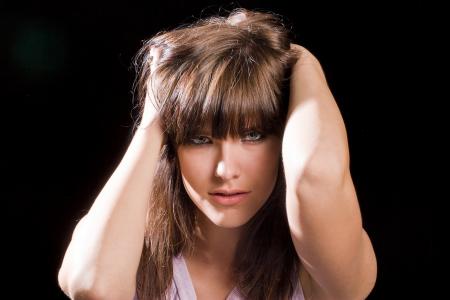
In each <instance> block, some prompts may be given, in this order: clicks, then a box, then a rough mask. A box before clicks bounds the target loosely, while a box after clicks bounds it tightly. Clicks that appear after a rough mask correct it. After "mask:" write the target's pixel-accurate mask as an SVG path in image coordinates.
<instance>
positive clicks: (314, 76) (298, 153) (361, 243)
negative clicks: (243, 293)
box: [282, 45, 377, 299]
mask: <svg viewBox="0 0 450 300" xmlns="http://www.w3.org/2000/svg"><path fill="white" fill-rule="evenodd" d="M293 47H295V48H297V49H298V50H300V51H302V53H303V54H302V55H301V57H300V59H299V60H298V62H297V63H296V65H295V66H294V68H293V71H292V77H291V95H290V97H291V98H290V103H289V110H288V120H287V123H286V129H285V132H284V136H283V148H282V151H283V152H282V153H283V164H284V168H285V176H286V183H287V199H286V205H287V214H288V221H289V227H290V230H291V236H292V239H293V242H294V245H295V248H296V250H297V253H298V255H299V258H300V259H301V261H302V263H303V265H304V267H305V268H306V270H307V271H308V273H309V275H310V277H311V293H312V295H313V299H363V298H365V297H366V296H367V295H368V294H369V293H370V291H371V290H372V288H373V286H374V284H375V280H376V272H377V266H376V258H375V254H374V251H373V248H372V244H371V242H370V239H369V237H368V236H367V233H366V232H365V231H364V229H363V228H362V220H361V213H360V209H359V205H358V199H357V195H356V192H355V188H354V185H353V182H352V178H351V175H350V167H349V149H348V142H347V134H346V130H345V125H344V122H343V119H342V116H341V114H340V112H339V108H338V106H337V104H336V102H335V100H334V97H333V95H332V93H331V91H330V89H329V88H328V85H327V82H326V79H325V75H324V73H323V70H322V68H321V66H320V63H319V61H318V60H317V59H316V58H315V57H314V56H313V55H312V54H311V53H310V52H309V51H308V50H306V49H305V48H303V47H301V46H298V45H293Z"/></svg>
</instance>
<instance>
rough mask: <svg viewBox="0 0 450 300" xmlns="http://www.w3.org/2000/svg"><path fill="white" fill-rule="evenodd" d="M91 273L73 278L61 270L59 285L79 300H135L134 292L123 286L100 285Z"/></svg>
mask: <svg viewBox="0 0 450 300" xmlns="http://www.w3.org/2000/svg"><path fill="white" fill-rule="evenodd" d="M94 278H95V277H94V276H90V275H89V272H84V274H82V275H81V274H80V275H74V276H72V278H69V276H68V275H67V274H66V273H65V272H64V269H63V268H61V269H60V271H59V273H58V284H59V286H60V288H61V290H62V291H63V292H64V293H65V294H66V295H67V296H68V297H69V298H70V299H78V300H122V299H133V296H134V291H131V289H126V288H125V287H124V286H122V285H113V284H100V283H99V282H98V280H97V281H96V280H94Z"/></svg>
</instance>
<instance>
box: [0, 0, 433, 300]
mask: <svg viewBox="0 0 450 300" xmlns="http://www.w3.org/2000/svg"><path fill="white" fill-rule="evenodd" d="M361 2H362V1H361ZM239 5H240V6H242V7H245V8H249V9H252V8H255V9H260V10H267V11H273V12H275V13H278V14H280V15H282V16H284V17H285V20H286V22H287V23H288V24H290V25H292V27H293V32H294V35H295V40H294V42H296V43H298V44H301V45H303V46H305V47H307V48H308V49H310V50H311V51H312V52H313V53H314V54H315V55H316V56H317V57H318V58H319V60H320V61H321V63H322V66H323V68H324V70H325V73H326V76H327V78H328V81H329V85H330V87H331V90H332V92H333V94H334V96H335V98H336V101H337V102H338V105H339V107H340V109H341V112H342V115H343V118H344V121H345V124H346V128H347V133H348V139H349V145H350V156H351V171H352V176H353V180H354V183H355V188H356V190H357V194H358V198H359V202H360V206H361V212H362V215H363V222H364V227H365V229H366V231H367V232H368V233H369V235H370V237H371V239H372V243H373V245H374V248H375V252H376V254H377V259H378V280H377V284H376V287H375V289H374V290H373V292H372V294H371V296H370V297H369V299H400V298H402V299H403V298H406V297H410V298H413V299H415V298H421V297H423V296H425V295H427V294H428V292H427V291H428V290H429V289H430V277H429V276H428V274H429V273H430V266H431V260H432V243H431V240H432V236H431V231H432V225H431V221H432V220H431V219H432V218H431V207H430V206H431V205H430V204H428V202H427V201H423V199H421V195H420V193H419V190H420V181H419V179H418V176H416V175H415V174H416V173H417V169H418V166H420V165H421V164H422V162H421V161H420V160H418V159H417V155H416V154H415V153H414V151H415V149H416V147H415V144H416V141H415V138H414V137H415V136H417V135H418V134H420V129H419V128H417V126H415V125H416V123H417V119H416V117H415V114H414V112H413V111H414V109H415V107H416V106H417V105H418V100H419V98H420V95H421V93H422V85H421V83H420V81H419V76H418V75H417V74H420V73H421V68H422V64H421V63H420V57H421V53H423V52H422V48H423V44H422V43H421V41H422V38H423V32H422V30H423V29H422V27H421V7H420V6H419V5H417V4H414V3H413V2H405V3H399V2H397V4H395V5H394V4H393V3H389V2H385V3H383V2H370V3H369V2H367V1H364V4H361V3H360V4H342V3H334V2H333V3H327V2H324V1H313V2H305V1H300V2H295V3H294V1H293V2H290V1H240V2H234V4H233V3H232V4H230V3H227V2H222V3H220V2H206V1H162V2H158V3H156V2H151V1H147V2H139V3H132V2H127V3H125V2H122V3H115V4H114V3H113V2H112V1H97V2H90V3H82V2H74V3H70V4H69V3H67V2H65V1H60V2H58V3H54V2H52V3H50V2H48V3H45V2H39V3H38V2H33V3H25V2H24V3H19V2H17V3H10V4H6V3H2V4H0V25H1V26H0V28H1V29H0V33H1V48H0V49H1V50H0V51H1V52H0V64H1V69H0V76H1V86H2V88H1V90H0V97H1V100H2V107H3V108H4V109H2V122H3V123H4V124H3V126H2V129H3V130H2V131H3V134H2V136H3V141H4V143H3V149H4V150H6V154H4V155H3V156H2V163H1V165H2V169H3V168H5V169H3V170H4V178H5V179H6V181H4V182H5V183H6V186H5V188H4V189H2V190H3V192H2V193H3V194H4V195H5V197H2V200H3V203H4V204H5V205H6V218H3V219H2V220H4V222H5V224H4V226H3V230H4V236H6V243H4V246H3V250H6V256H5V257H4V266H5V267H6V271H5V270H4V272H3V273H4V274H5V275H6V276H7V278H8V279H7V285H6V288H7V289H8V290H11V291H12V292H13V293H14V294H16V295H17V298H19V299H27V298H31V297H33V298H39V299H41V298H42V299H66V298H65V296H64V294H63V293H62V292H61V291H60V290H59V288H58V285H57V273H58V269H59V266H60V264H61V261H62V257H63V255H64V252H65V249H66V247H67V245H68V243H69V241H70V237H71V233H72V230H73V228H74V226H75V224H76V222H77V221H78V220H79V219H80V218H81V217H82V216H83V215H84V214H85V213H86V212H87V210H88V209H89V207H90V205H91V204H92V203H93V201H94V200H95V197H96V196H97V194H98V193H99V192H100V190H101V188H102V187H103V185H104V184H105V183H106V181H107V179H108V178H109V176H110V175H111V174H112V172H113V171H114V169H115V168H116V166H117V164H118V163H119V161H120V159H121V158H122V156H123V154H124V153H125V151H126V148H127V146H128V144H129V142H130V140H131V128H132V124H133V120H134V119H133V118H134V117H136V112H135V111H134V110H133V103H132V98H133V95H132V92H131V91H132V84H133V81H134V76H135V72H134V68H133V66H132V64H131V61H132V58H133V56H134V55H135V54H136V52H137V50H138V49H139V47H140V45H141V43H142V41H143V40H145V39H148V38H150V37H151V36H152V35H153V34H155V33H156V32H158V31H160V30H165V29H171V28H173V27H175V26H177V25H179V24H182V23H189V22H192V21H194V20H195V19H197V18H200V17H206V16H209V15H211V14H214V13H220V11H219V9H220V8H222V13H224V10H230V9H232V8H234V7H235V6H239ZM5 129H6V130H5ZM5 220H6V221H5Z"/></svg>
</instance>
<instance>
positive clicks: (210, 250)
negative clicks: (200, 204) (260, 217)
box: [190, 212, 244, 268]
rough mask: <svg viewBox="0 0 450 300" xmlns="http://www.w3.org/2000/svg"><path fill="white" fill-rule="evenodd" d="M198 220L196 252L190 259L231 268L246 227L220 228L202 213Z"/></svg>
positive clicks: (199, 214)
mask: <svg viewBox="0 0 450 300" xmlns="http://www.w3.org/2000/svg"><path fill="white" fill-rule="evenodd" d="M197 220H198V221H197V226H196V231H195V251H194V253H193V254H191V255H190V257H191V258H195V259H196V261H198V262H201V263H204V264H207V265H210V266H211V265H215V266H218V267H221V268H228V267H229V266H231V265H232V263H233V260H234V255H235V252H236V247H237V244H238V242H239V238H240V237H241V234H242V232H243V229H244V227H243V226H242V227H238V228H223V227H219V226H217V225H215V224H214V223H212V222H211V221H210V220H209V219H208V218H207V217H206V216H205V215H204V214H203V213H201V212H199V213H198V218H197Z"/></svg>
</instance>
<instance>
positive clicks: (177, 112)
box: [169, 58, 286, 145]
mask: <svg viewBox="0 0 450 300" xmlns="http://www.w3.org/2000/svg"><path fill="white" fill-rule="evenodd" d="M216 60H217V58H216ZM263 65H264V64H263ZM269 68H270V67H269V66H267V68H264V67H261V65H259V66H258V67H256V63H255V61H253V60H252V61H248V60H246V61H243V60H240V59H234V60H231V59H228V60H222V61H221V63H220V64H218V65H217V66H216V67H213V68H211V70H203V71H200V72H199V71H198V70H197V71H196V72H189V71H188V72H185V73H184V75H185V78H186V80H184V78H183V77H184V76H183V77H182V78H180V80H179V81H178V82H177V87H176V88H175V89H174V93H173V97H171V98H172V101H171V102H172V104H173V106H172V109H173V117H174V118H173V119H172V122H171V123H172V125H169V127H171V128H170V129H169V132H172V133H173V137H174V140H175V143H176V144H178V145H180V144H184V143H185V142H186V141H187V140H188V139H189V138H191V137H192V136H194V135H197V134H199V133H208V134H210V135H212V137H213V138H215V139H225V138H226V137H227V136H228V135H230V136H231V137H233V138H237V137H239V136H241V135H242V134H243V133H245V132H246V131H248V130H257V131H258V132H260V133H262V134H264V135H271V134H273V135H278V136H279V135H281V132H282V129H283V124H284V122H283V120H284V118H283V111H285V110H286V109H283V105H281V104H280V101H281V99H280V98H281V91H280V87H279V81H280V80H279V79H278V80H275V79H276V78H273V76H271V75H274V74H270V72H269V71H268V70H267V69H269ZM192 76H194V78H192ZM189 77H190V78H189ZM188 79H189V80H188ZM180 91H183V92H180ZM281 102H283V101H281Z"/></svg>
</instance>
